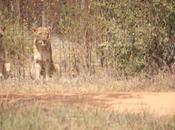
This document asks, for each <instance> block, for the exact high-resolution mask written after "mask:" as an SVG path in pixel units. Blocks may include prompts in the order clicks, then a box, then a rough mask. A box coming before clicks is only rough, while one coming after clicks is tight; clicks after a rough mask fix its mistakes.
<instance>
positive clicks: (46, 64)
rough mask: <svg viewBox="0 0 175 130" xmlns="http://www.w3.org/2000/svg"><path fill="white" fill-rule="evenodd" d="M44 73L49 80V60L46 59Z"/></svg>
mask: <svg viewBox="0 0 175 130" xmlns="http://www.w3.org/2000/svg"><path fill="white" fill-rule="evenodd" d="M45 74H46V80H49V78H50V61H49V60H47V61H46V63H45Z"/></svg>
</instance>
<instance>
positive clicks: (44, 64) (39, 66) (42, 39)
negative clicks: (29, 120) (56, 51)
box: [33, 27, 55, 80]
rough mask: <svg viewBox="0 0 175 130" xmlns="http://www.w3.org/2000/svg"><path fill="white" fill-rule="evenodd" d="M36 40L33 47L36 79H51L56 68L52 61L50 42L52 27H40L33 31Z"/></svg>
mask: <svg viewBox="0 0 175 130" xmlns="http://www.w3.org/2000/svg"><path fill="white" fill-rule="evenodd" d="M33 31H34V35H35V39H34V45H33V52H34V62H35V78H36V79H37V80H38V79H41V78H42V77H43V78H45V79H49V78H50V77H51V76H52V73H53V71H54V70H55V67H54V65H53V60H52V48H51V42H50V32H51V29H50V27H39V28H36V29H34V30H33Z"/></svg>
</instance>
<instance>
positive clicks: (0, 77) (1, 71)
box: [0, 61, 4, 79]
mask: <svg viewBox="0 0 175 130" xmlns="http://www.w3.org/2000/svg"><path fill="white" fill-rule="evenodd" d="M3 67H4V65H3V62H1V61H0V79H2V78H3Z"/></svg>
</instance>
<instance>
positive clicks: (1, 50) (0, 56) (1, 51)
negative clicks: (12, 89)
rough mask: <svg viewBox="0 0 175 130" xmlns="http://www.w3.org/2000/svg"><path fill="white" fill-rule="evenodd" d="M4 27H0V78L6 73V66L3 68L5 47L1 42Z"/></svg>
mask: <svg viewBox="0 0 175 130" xmlns="http://www.w3.org/2000/svg"><path fill="white" fill-rule="evenodd" d="M4 31H5V28H0V78H1V79H2V78H4V77H5V75H6V68H5V47H4V44H3V41H2V40H3V39H2V38H3V35H4Z"/></svg>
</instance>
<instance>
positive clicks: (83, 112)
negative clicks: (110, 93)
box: [0, 103, 175, 130]
mask: <svg viewBox="0 0 175 130" xmlns="http://www.w3.org/2000/svg"><path fill="white" fill-rule="evenodd" d="M0 129H1V130H24V129H25V130H43V129H44V130H107V129H108V130H121V129H122V130H174V129H175V117H173V116H171V117H154V116H152V115H151V114H149V113H147V112H143V113H140V114H129V113H127V112H126V113H122V114H121V113H117V112H114V111H109V110H105V109H99V108H90V107H83V106H82V107H70V106H66V105H60V106H57V107H55V108H54V109H53V108H50V107H49V106H42V105H41V104H39V103H34V104H32V106H25V104H23V103H20V104H15V105H11V106H9V105H8V104H5V103H4V104H1V107H0Z"/></svg>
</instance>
